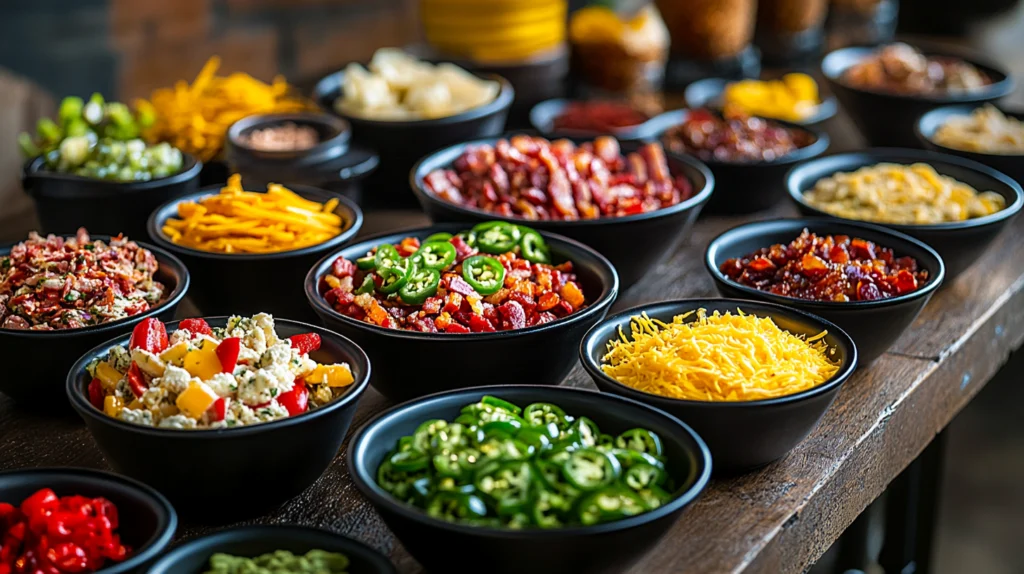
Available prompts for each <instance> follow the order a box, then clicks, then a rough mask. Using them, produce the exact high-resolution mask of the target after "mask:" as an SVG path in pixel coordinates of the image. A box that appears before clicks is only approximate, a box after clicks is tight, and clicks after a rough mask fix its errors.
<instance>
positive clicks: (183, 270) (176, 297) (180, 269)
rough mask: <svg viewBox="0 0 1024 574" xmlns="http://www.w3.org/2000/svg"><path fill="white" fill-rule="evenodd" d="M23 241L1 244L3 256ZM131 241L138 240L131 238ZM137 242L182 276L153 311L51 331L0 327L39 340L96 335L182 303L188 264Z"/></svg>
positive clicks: (102, 237) (104, 238)
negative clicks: (85, 325) (97, 323)
mask: <svg viewBox="0 0 1024 574" xmlns="http://www.w3.org/2000/svg"><path fill="white" fill-rule="evenodd" d="M61 237H64V238H68V237H71V236H70V235H62V236H61ZM89 239H99V240H101V241H103V242H105V243H110V239H111V237H110V236H109V235H93V234H91V233H90V234H89ZM22 241H24V240H22ZM22 241H12V242H10V243H5V244H4V245H0V256H4V255H7V254H9V253H10V252H11V248H12V247H14V246H15V245H17V244H19V243H21V242H22ZM131 241H135V240H134V239H132V240H131ZM135 243H137V244H138V245H139V247H142V248H145V249H148V250H150V251H151V252H152V253H153V254H154V255H160V257H163V258H164V259H165V260H166V261H167V262H168V263H170V265H169V267H170V268H172V269H173V270H174V271H176V272H177V275H178V276H179V277H181V279H180V280H179V281H178V284H177V285H175V286H174V289H173V290H172V291H171V292H170V294H169V295H167V298H166V299H164V300H163V301H162V302H161V303H160V304H159V305H157V306H155V307H153V308H151V309H150V310H148V311H146V312H145V313H139V314H137V315H132V316H130V317H125V318H123V319H118V320H116V321H109V322H107V323H100V324H99V325H89V326H88V327H78V328H77V329H54V330H51V331H39V330H34V329H3V328H0V334H8V335H23V336H25V337H36V338H40V339H47V338H58V337H62V336H71V335H75V336H77V335H92V334H95V333H102V332H104V331H110V330H113V329H116V328H118V327H120V326H122V325H124V324H125V323H128V322H130V321H136V320H141V319H145V318H147V317H153V316H155V315H159V314H160V313H163V312H164V311H166V310H167V309H168V308H169V307H173V306H175V305H177V304H178V303H180V302H181V300H182V299H183V298H184V297H185V293H186V292H187V291H188V287H189V284H190V283H191V277H190V276H189V273H188V268H187V267H185V264H184V263H182V261H181V260H180V259H178V258H177V257H176V256H175V255H174V254H173V253H171V252H170V251H168V250H166V249H163V248H161V247H158V246H156V245H151V244H149V243H146V242H144V241H135Z"/></svg>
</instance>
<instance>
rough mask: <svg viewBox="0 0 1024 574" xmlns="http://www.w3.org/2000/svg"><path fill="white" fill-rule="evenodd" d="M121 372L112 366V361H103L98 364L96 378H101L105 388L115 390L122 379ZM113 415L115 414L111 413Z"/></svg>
mask: <svg viewBox="0 0 1024 574" xmlns="http://www.w3.org/2000/svg"><path fill="white" fill-rule="evenodd" d="M122 376H123V375H121V373H120V372H118V370H117V369H115V368H114V367H111V366H110V363H108V362H106V361H103V362H101V363H100V364H98V365H96V378H97V379H99V380H100V384H102V385H103V388H104V389H105V390H108V391H110V390H113V389H114V387H116V386H117V382H118V381H120V380H121V377H122ZM111 416H113V415H111Z"/></svg>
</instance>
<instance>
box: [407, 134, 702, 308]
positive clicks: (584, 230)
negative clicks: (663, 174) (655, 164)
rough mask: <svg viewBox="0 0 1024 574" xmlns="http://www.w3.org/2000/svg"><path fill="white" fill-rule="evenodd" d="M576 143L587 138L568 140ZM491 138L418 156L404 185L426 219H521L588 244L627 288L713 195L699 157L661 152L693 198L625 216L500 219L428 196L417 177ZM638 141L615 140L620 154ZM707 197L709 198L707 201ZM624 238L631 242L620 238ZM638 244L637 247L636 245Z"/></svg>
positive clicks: (664, 252)
mask: <svg viewBox="0 0 1024 574" xmlns="http://www.w3.org/2000/svg"><path fill="white" fill-rule="evenodd" d="M572 139H573V140H574V141H576V142H577V143H580V142H583V141H590V140H592V139H593V138H572ZM496 141H498V140H497V138H490V139H485V140H476V141H471V142H466V143H461V144H458V145H454V146H451V147H448V148H445V149H442V150H439V151H437V152H435V153H433V154H430V155H429V156H427V157H425V158H423V159H422V160H420V162H419V163H417V164H416V165H415V166H414V167H413V169H412V173H411V174H410V175H409V180H410V182H409V183H410V185H412V189H413V192H414V193H415V194H416V198H417V199H419V200H420V205H421V206H423V211H425V212H427V215H428V216H429V217H430V219H431V220H432V221H434V222H435V223H436V222H439V221H464V222H467V223H473V224H475V223H479V222H481V221H490V220H492V219H507V220H510V221H516V222H522V223H523V225H528V226H530V227H533V228H534V229H538V230H542V231H549V232H551V233H559V234H561V235H564V236H566V237H570V238H572V239H575V240H576V241H579V242H581V243H584V244H586V245H589V246H590V247H593V248H594V249H596V250H597V251H598V252H599V253H601V254H602V255H604V256H605V257H607V258H608V260H609V261H611V262H612V264H613V265H614V266H615V270H616V271H617V272H618V274H619V281H621V282H622V289H623V290H626V289H629V288H630V287H632V286H633V284H634V283H636V282H637V281H639V280H640V279H642V278H643V277H644V275H646V274H647V272H648V271H650V270H652V269H653V268H654V267H655V266H657V265H658V263H659V262H661V261H662V260H663V259H664V258H665V257H666V256H668V254H669V253H671V252H672V250H673V249H674V248H675V247H676V246H678V245H679V243H680V242H681V241H683V240H684V239H685V238H686V237H688V236H689V232H690V228H691V227H692V226H693V222H694V221H696V220H697V216H698V215H699V214H700V211H701V209H702V208H703V207H704V204H705V203H707V202H708V200H709V198H711V197H713V194H712V191H713V190H714V189H715V186H716V185H717V181H716V180H715V178H714V176H712V175H711V170H709V169H708V167H707V166H706V165H704V164H703V163H701V162H700V160H698V159H696V158H692V157H685V156H673V155H669V154H666V159H667V160H668V165H669V169H670V170H671V171H672V173H673V174H676V175H678V174H682V175H685V176H686V177H687V179H689V180H690V183H691V184H692V185H693V189H694V193H693V197H691V198H690V199H687V200H686V201H683V202H680V203H677V204H676V205H673V206H671V207H666V208H664V209H659V210H657V211H650V212H647V213H640V214H637V215H628V216H625V217H602V218H600V219H580V220H576V221H557V220H547V221H532V220H526V219H521V218H516V217H500V216H498V215H497V214H494V213H488V212H486V211H482V210H479V209H473V208H469V207H463V206H461V205H455V204H453V203H449V202H447V201H445V200H443V199H441V198H439V197H437V196H436V195H434V194H433V192H431V191H430V190H429V189H427V187H426V186H425V185H424V184H423V179H424V178H425V177H426V176H427V174H429V173H430V172H432V171H434V170H435V169H444V168H447V167H450V166H451V165H452V163H453V162H454V161H455V159H456V158H458V157H459V156H460V155H461V154H462V152H463V151H465V149H466V148H467V147H469V146H473V145H480V144H494V143H495V142H496ZM641 145H643V144H642V143H641V142H621V148H622V151H623V152H630V151H633V150H635V149H637V148H638V147H640V146H641ZM712 201H713V200H712ZM625 237H629V238H631V241H624V239H623V238H625ZM638 246H642V247H639V248H638Z"/></svg>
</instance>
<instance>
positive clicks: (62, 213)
mask: <svg viewBox="0 0 1024 574" xmlns="http://www.w3.org/2000/svg"><path fill="white" fill-rule="evenodd" d="M202 169H203V164H202V162H200V161H198V160H197V159H196V158H194V157H192V156H191V155H189V154H187V153H183V154H182V166H181V171H179V172H178V173H176V174H174V175H169V176H167V177H161V178H158V179H152V180H150V181H138V182H116V181H104V180H100V179H92V178H88V177H81V176H77V175H69V174H65V173H56V172H53V171H49V170H47V169H46V168H45V167H44V162H43V158H42V157H37V158H35V159H34V160H31V161H29V162H28V163H27V164H25V170H24V174H23V175H22V180H21V185H22V187H23V188H24V190H25V193H26V194H28V196H29V197H31V198H32V200H33V201H34V202H35V205H36V213H37V214H38V215H39V223H40V226H41V228H42V229H41V230H40V231H41V232H42V233H44V234H46V233H54V234H63V235H69V234H74V233H75V231H76V230H78V228H79V227H84V228H86V229H88V230H89V231H90V232H92V233H96V234H104V235H117V234H118V233H123V234H125V235H126V236H128V237H129V238H132V239H134V238H145V237H146V220H147V219H148V218H149V214H150V213H152V212H153V210H154V209H156V208H157V206H159V205H160V204H162V203H164V202H166V201H168V200H170V199H174V198H175V197H180V196H182V195H185V194H186V193H191V192H194V191H195V190H197V189H199V172H200V171H201V170H202Z"/></svg>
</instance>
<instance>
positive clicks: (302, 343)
mask: <svg viewBox="0 0 1024 574" xmlns="http://www.w3.org/2000/svg"><path fill="white" fill-rule="evenodd" d="M288 340H289V341H291V344H292V347H293V348H295V349H298V351H299V352H300V353H304V354H307V355H308V354H309V353H312V352H313V351H315V350H317V349H319V348H320V335H317V334H316V333H303V334H301V335H292V336H291V337H288Z"/></svg>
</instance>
